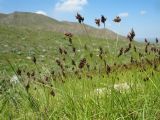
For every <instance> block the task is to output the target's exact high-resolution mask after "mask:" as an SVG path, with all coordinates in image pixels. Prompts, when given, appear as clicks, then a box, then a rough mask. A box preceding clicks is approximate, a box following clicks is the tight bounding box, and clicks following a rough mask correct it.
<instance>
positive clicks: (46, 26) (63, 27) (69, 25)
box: [0, 12, 125, 39]
mask: <svg viewBox="0 0 160 120" xmlns="http://www.w3.org/2000/svg"><path fill="white" fill-rule="evenodd" d="M0 24H1V25H7V26H15V27H25V28H31V29H36V30H37V29H41V30H44V31H54V32H61V33H64V32H71V33H73V34H82V35H86V34H89V36H92V37H97V38H107V39H116V33H114V32H112V31H111V30H108V29H97V28H94V27H91V26H88V25H85V27H86V30H87V33H86V30H85V29H84V27H83V25H80V24H78V23H73V22H60V21H57V20H55V19H53V18H50V17H47V16H44V15H40V14H36V13H29V12H14V13H11V14H0ZM120 38H121V39H125V38H124V37H122V36H120Z"/></svg>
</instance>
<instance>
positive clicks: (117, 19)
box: [113, 16, 121, 23]
mask: <svg viewBox="0 0 160 120" xmlns="http://www.w3.org/2000/svg"><path fill="white" fill-rule="evenodd" d="M113 21H114V22H116V23H120V22H121V18H120V17H119V16H116V18H114V20H113Z"/></svg>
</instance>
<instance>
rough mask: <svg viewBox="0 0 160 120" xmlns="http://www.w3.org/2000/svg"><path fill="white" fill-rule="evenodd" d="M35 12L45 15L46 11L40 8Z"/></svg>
mask: <svg viewBox="0 0 160 120" xmlns="http://www.w3.org/2000/svg"><path fill="white" fill-rule="evenodd" d="M35 13H37V14H41V15H45V16H47V13H45V12H44V11H42V10H38V11H36V12H35Z"/></svg>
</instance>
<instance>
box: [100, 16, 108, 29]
mask: <svg viewBox="0 0 160 120" xmlns="http://www.w3.org/2000/svg"><path fill="white" fill-rule="evenodd" d="M106 20H107V18H106V17H104V16H103V15H101V22H102V23H103V24H104V27H105V22H106Z"/></svg>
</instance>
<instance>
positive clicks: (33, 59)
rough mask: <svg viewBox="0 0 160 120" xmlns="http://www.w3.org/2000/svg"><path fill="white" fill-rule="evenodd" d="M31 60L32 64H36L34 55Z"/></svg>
mask: <svg viewBox="0 0 160 120" xmlns="http://www.w3.org/2000/svg"><path fill="white" fill-rule="evenodd" d="M32 61H33V63H34V64H36V62H37V60H36V57H35V56H33V58H32Z"/></svg>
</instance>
